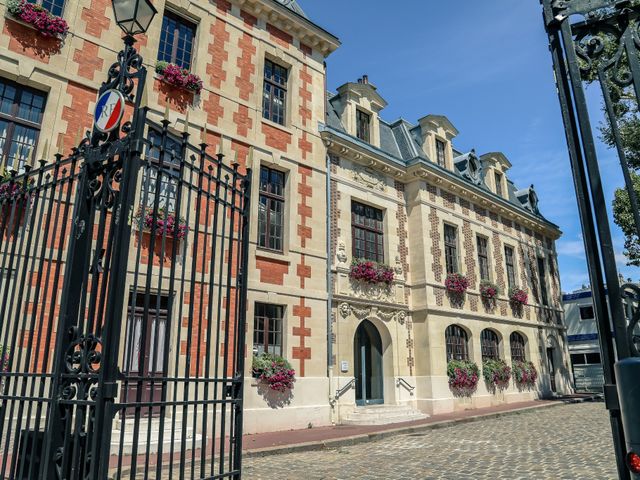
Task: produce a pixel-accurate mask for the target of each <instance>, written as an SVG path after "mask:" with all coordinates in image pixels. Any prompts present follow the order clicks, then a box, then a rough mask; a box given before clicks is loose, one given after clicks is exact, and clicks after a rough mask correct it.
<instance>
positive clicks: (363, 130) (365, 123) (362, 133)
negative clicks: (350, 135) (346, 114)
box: [356, 110, 371, 143]
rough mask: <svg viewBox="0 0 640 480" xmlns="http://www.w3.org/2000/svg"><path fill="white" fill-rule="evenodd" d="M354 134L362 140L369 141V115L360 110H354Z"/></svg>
mask: <svg viewBox="0 0 640 480" xmlns="http://www.w3.org/2000/svg"><path fill="white" fill-rule="evenodd" d="M356 136H357V137H358V138H359V139H360V140H362V141H364V142H367V143H370V142H371V115H369V114H368V113H365V112H363V111H362V110H356Z"/></svg>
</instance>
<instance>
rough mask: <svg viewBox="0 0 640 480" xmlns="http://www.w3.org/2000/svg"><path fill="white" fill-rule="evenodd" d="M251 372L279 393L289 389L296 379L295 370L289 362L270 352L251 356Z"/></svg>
mask: <svg viewBox="0 0 640 480" xmlns="http://www.w3.org/2000/svg"><path fill="white" fill-rule="evenodd" d="M251 373H252V375H253V377H254V378H258V379H260V380H262V381H263V382H265V383H267V385H268V386H269V388H270V389H271V390H276V391H278V392H281V393H284V392H286V391H287V390H291V389H292V388H293V383H294V382H295V381H296V378H295V375H296V372H295V370H293V369H292V368H291V364H290V363H289V362H288V361H287V360H286V359H284V358H282V357H280V356H278V355H272V354H270V353H262V354H260V355H254V356H253V365H252V368H251Z"/></svg>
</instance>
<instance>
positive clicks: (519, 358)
mask: <svg viewBox="0 0 640 480" xmlns="http://www.w3.org/2000/svg"><path fill="white" fill-rule="evenodd" d="M509 343H511V361H512V362H524V361H525V360H526V358H525V355H524V337H523V336H522V335H520V334H519V333H518V332H513V333H512V334H511V336H510V337H509Z"/></svg>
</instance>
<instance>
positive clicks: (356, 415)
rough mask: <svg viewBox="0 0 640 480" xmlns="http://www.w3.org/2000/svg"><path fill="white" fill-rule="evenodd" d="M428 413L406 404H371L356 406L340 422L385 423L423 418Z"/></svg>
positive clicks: (356, 423) (353, 423)
mask: <svg viewBox="0 0 640 480" xmlns="http://www.w3.org/2000/svg"><path fill="white" fill-rule="evenodd" d="M428 417H429V415H427V414H425V413H422V412H420V411H418V410H415V409H413V408H412V407H410V406H408V405H371V406H367V407H357V408H356V409H355V410H354V411H353V412H352V413H350V414H349V415H347V417H346V418H345V419H344V421H343V422H342V423H343V424H345V425H387V424H390V423H402V422H412V421H415V420H423V419H425V418H428Z"/></svg>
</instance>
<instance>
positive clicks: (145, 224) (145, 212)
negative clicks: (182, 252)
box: [134, 207, 189, 240]
mask: <svg viewBox="0 0 640 480" xmlns="http://www.w3.org/2000/svg"><path fill="white" fill-rule="evenodd" d="M134 221H135V224H136V225H138V226H141V227H142V231H144V232H149V233H151V232H153V231H154V224H155V236H156V237H162V236H165V235H166V236H167V237H171V238H177V239H178V240H180V239H182V238H184V237H186V236H187V232H189V227H188V226H187V222H186V221H185V219H184V218H182V217H177V216H176V214H175V213H172V212H168V211H167V210H165V209H164V208H158V211H157V213H156V215H154V214H153V208H152V207H147V208H143V207H140V208H139V209H138V211H137V212H136V214H135V217H134Z"/></svg>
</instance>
